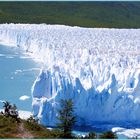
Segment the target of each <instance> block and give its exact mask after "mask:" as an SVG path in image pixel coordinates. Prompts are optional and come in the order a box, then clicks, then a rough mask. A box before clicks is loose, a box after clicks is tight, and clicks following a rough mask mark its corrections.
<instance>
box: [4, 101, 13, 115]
mask: <svg viewBox="0 0 140 140" xmlns="http://www.w3.org/2000/svg"><path fill="white" fill-rule="evenodd" d="M3 104H4V105H3V108H4V115H5V116H9V115H10V109H11V105H10V103H9V102H8V101H4V102H3Z"/></svg>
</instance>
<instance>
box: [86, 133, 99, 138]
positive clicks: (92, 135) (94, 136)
mask: <svg viewBox="0 0 140 140" xmlns="http://www.w3.org/2000/svg"><path fill="white" fill-rule="evenodd" d="M96 138H97V135H96V133H95V132H89V134H88V135H86V136H85V139H96Z"/></svg>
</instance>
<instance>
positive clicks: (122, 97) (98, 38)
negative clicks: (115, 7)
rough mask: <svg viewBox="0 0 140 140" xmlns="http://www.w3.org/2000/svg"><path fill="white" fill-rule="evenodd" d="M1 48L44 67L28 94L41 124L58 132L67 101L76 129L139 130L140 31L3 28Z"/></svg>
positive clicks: (33, 25)
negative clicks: (130, 127)
mask: <svg viewBox="0 0 140 140" xmlns="http://www.w3.org/2000/svg"><path fill="white" fill-rule="evenodd" d="M0 43H3V44H7V45H9V46H11V47H18V48H19V49H21V50H23V51H25V52H26V53H27V54H29V55H30V56H31V58H33V59H34V60H35V61H37V62H38V63H42V67H41V68H40V69H41V70H40V74H39V76H38V77H37V79H36V80H35V82H34V83H33V86H32V89H31V92H32V107H33V114H34V116H36V117H37V118H38V119H39V121H40V123H41V124H43V125H45V126H56V124H57V123H58V120H57V116H58V114H57V110H58V109H59V104H60V100H61V99H69V98H71V99H72V100H73V102H74V113H75V115H76V117H77V122H76V124H77V125H79V126H94V125H95V123H104V122H109V123H112V124H120V123H122V124H125V123H127V122H128V123H132V124H136V123H137V124H140V119H139V118H140V29H113V28H112V29H107V28H82V27H76V26H74V27H70V26H65V25H46V24H39V25H36V24H1V25H0Z"/></svg>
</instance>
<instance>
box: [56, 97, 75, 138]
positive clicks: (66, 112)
mask: <svg viewBox="0 0 140 140" xmlns="http://www.w3.org/2000/svg"><path fill="white" fill-rule="evenodd" d="M73 113H74V108H73V102H72V100H71V99H68V100H63V99H62V100H61V101H60V110H58V114H59V115H58V120H59V121H60V123H59V124H58V127H59V128H60V129H61V130H62V132H63V133H62V137H63V138H72V128H73V126H74V124H75V122H76V117H75V116H74V114H73Z"/></svg>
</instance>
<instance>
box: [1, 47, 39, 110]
mask: <svg viewBox="0 0 140 140" xmlns="http://www.w3.org/2000/svg"><path fill="white" fill-rule="evenodd" d="M40 67H41V64H39V63H36V62H35V61H33V60H32V59H31V58H30V57H29V56H28V55H27V54H25V53H23V52H22V51H21V50H20V49H19V48H15V47H8V46H3V45H0V100H6V101H9V102H10V103H12V104H16V105H17V107H18V110H26V111H32V107H31V103H32V97H31V87H32V84H33V82H34V80H35V79H36V77H37V75H38V74H39V70H40ZM21 96H23V97H21ZM20 97H21V98H20ZM2 105H3V104H2V103H0V108H2Z"/></svg>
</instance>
